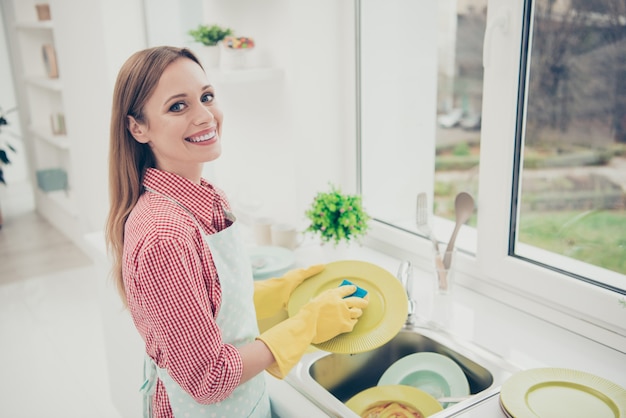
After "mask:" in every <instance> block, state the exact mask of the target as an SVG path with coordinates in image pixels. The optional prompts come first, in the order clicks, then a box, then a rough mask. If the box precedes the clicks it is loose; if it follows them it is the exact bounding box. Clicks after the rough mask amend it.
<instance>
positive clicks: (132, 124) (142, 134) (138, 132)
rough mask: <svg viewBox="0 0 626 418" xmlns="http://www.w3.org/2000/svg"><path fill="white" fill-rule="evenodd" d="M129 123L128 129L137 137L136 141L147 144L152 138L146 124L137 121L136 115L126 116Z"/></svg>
mask: <svg viewBox="0 0 626 418" xmlns="http://www.w3.org/2000/svg"><path fill="white" fill-rule="evenodd" d="M126 118H127V123H128V131H129V132H130V134H131V135H132V136H133V138H135V141H137V142H140V143H142V144H146V143H147V142H148V141H149V140H150V139H149V138H148V136H147V134H146V129H145V126H144V125H142V124H140V123H139V122H137V120H135V118H134V117H132V116H126Z"/></svg>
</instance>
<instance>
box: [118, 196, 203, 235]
mask: <svg viewBox="0 0 626 418" xmlns="http://www.w3.org/2000/svg"><path fill="white" fill-rule="evenodd" d="M196 231H197V226H196V224H195V222H194V220H193V219H192V218H191V215H190V214H189V213H188V212H186V211H185V210H184V209H183V208H182V207H180V206H179V205H177V204H176V203H174V202H172V201H170V200H168V199H167V198H165V197H163V196H161V195H157V194H153V193H144V194H143V195H142V196H141V197H140V198H139V200H138V201H137V204H136V205H135V207H134V208H133V210H132V211H131V213H130V215H129V216H128V219H127V221H126V234H127V235H138V236H141V237H143V239H144V240H145V239H146V238H151V239H152V240H159V241H162V240H172V239H174V240H177V239H189V238H192V237H194V236H195V235H196Z"/></svg>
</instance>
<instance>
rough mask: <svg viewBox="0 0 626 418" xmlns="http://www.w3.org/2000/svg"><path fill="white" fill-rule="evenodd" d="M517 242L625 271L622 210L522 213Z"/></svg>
mask: <svg viewBox="0 0 626 418" xmlns="http://www.w3.org/2000/svg"><path fill="white" fill-rule="evenodd" d="M518 241H519V242H523V243H525V244H530V245H534V246H536V247H539V248H542V249H545V250H548V251H552V252H554V253H557V254H562V255H564V256H567V257H570V258H573V259H576V260H580V261H584V262H587V263H590V264H594V265H596V266H600V267H604V268H606V269H608V270H613V271H616V272H618V273H622V274H626V211H619V210H616V211H588V212H573V211H569V212H526V213H522V214H521V216H520V222H519V230H518Z"/></svg>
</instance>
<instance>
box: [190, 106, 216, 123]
mask: <svg viewBox="0 0 626 418" xmlns="http://www.w3.org/2000/svg"><path fill="white" fill-rule="evenodd" d="M213 119H215V116H214V115H213V112H211V109H210V108H208V107H207V106H205V105H203V104H199V105H198V106H197V110H196V111H195V114H194V124H196V125H202V124H203V123H209V122H213Z"/></svg>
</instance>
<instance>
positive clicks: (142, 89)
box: [106, 46, 202, 305]
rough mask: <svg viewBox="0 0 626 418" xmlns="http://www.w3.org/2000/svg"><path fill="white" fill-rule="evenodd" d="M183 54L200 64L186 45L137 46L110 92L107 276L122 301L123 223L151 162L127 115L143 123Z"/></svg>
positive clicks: (136, 197) (153, 163) (138, 192)
mask: <svg viewBox="0 0 626 418" xmlns="http://www.w3.org/2000/svg"><path fill="white" fill-rule="evenodd" d="M181 58H188V59H191V60H192V61H194V62H196V63H197V64H198V65H200V67H202V65H201V64H200V61H199V60H198V58H196V56H195V55H194V54H193V53H192V52H191V51H190V50H188V49H186V48H175V47H170V46H160V47H154V48H148V49H144V50H142V51H138V52H136V53H134V54H133V55H131V56H130V58H128V60H127V61H126V62H125V63H124V65H123V66H122V68H121V69H120V71H119V73H118V75H117V80H116V82H115V89H114V92H113V106H112V111H111V133H110V135H111V136H110V144H109V194H110V204H111V206H110V209H109V216H108V219H107V224H106V241H107V248H108V251H109V254H110V255H111V256H112V258H113V268H112V275H113V280H114V281H115V283H116V285H117V289H118V291H119V293H120V296H121V297H122V301H123V302H124V305H126V291H125V289H124V279H123V277H122V263H123V260H122V253H123V250H124V224H125V223H126V219H128V215H129V214H130V212H131V211H132V209H133V207H134V206H135V204H136V203H137V200H139V196H140V195H141V193H142V191H143V188H142V186H141V184H142V182H143V176H144V173H145V171H146V169H147V168H150V167H154V166H155V158H154V154H153V153H152V150H151V149H150V146H149V145H148V144H142V143H139V142H137V141H136V140H135V139H134V138H133V136H132V135H131V133H130V131H129V130H128V116H132V117H134V118H135V119H136V120H137V121H138V122H141V123H147V121H146V120H145V115H144V106H145V104H146V102H147V101H148V99H149V98H150V96H151V95H152V93H153V92H154V90H155V89H156V87H157V84H158V82H159V79H160V78H161V75H162V74H163V71H165V69H166V68H167V66H168V65H170V64H171V63H172V62H174V61H176V60H178V59H181Z"/></svg>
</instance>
